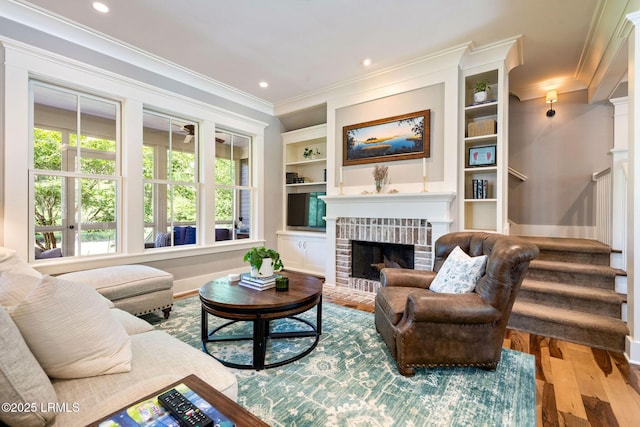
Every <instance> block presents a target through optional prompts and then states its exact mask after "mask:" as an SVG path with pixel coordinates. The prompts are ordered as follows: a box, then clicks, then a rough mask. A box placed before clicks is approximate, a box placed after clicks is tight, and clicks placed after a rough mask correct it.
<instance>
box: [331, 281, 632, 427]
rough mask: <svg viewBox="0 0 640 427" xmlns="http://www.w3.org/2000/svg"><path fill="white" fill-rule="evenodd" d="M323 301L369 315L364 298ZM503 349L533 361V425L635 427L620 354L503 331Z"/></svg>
mask: <svg viewBox="0 0 640 427" xmlns="http://www.w3.org/2000/svg"><path fill="white" fill-rule="evenodd" d="M323 299H324V301H328V302H332V303H335V304H339V305H343V306H346V307H351V308H355V309H358V310H363V311H368V312H373V298H372V296H370V295H366V294H365V293H362V294H358V293H356V294H347V293H345V292H343V291H340V290H338V289H336V288H335V287H329V286H327V287H325V290H324V292H323ZM504 347H506V348H510V349H513V350H518V351H522V352H525V353H529V354H532V355H534V356H535V358H536V407H537V425H538V426H594V427H595V426H621V427H627V426H628V427H635V426H640V367H639V366H635V365H629V364H628V363H627V361H626V359H625V358H624V356H623V355H622V354H620V353H612V352H607V351H603V350H598V349H595V348H591V347H586V346H583V345H578V344H573V343H570V342H566V341H561V340H556V339H552V338H547V337H542V336H538V335H533V334H528V333H525V332H520V331H517V330H508V331H507V335H506V337H505V340H504Z"/></svg>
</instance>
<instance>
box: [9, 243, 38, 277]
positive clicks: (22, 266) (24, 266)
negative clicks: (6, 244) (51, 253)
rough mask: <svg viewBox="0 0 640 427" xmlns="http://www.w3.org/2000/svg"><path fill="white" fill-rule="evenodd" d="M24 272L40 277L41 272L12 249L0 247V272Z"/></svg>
mask: <svg viewBox="0 0 640 427" xmlns="http://www.w3.org/2000/svg"><path fill="white" fill-rule="evenodd" d="M4 271H9V272H11V273H17V274H26V275H27V276H34V277H37V278H40V277H42V274H40V272H38V271H37V270H35V269H34V268H33V267H31V266H30V265H29V264H28V263H27V262H25V261H24V260H22V258H20V257H19V256H17V255H16V251H14V250H12V249H7V248H2V247H0V272H4Z"/></svg>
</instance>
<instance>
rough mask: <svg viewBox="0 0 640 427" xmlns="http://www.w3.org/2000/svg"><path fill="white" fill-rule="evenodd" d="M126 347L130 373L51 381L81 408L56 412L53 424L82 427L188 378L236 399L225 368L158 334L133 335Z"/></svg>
mask: <svg viewBox="0 0 640 427" xmlns="http://www.w3.org/2000/svg"><path fill="white" fill-rule="evenodd" d="M131 346H132V349H133V361H132V363H131V372H128V373H123V374H113V375H101V376H98V377H92V378H80V379H76V380H52V382H53V387H54V389H55V390H56V394H57V395H58V400H59V401H60V402H77V403H78V405H79V406H80V411H79V412H77V413H74V412H65V413H61V414H59V415H58V417H57V418H56V424H55V425H56V426H64V427H68V426H71V427H73V426H83V425H86V424H87V423H90V422H92V421H95V420H97V419H100V418H102V417H104V416H106V415H109V414H110V413H112V412H114V411H116V410H118V409H120V408H122V407H124V406H125V405H128V404H131V403H133V402H135V401H136V400H139V399H141V398H143V397H145V396H146V395H148V394H151V393H153V392H155V391H157V390H159V389H161V388H162V387H165V386H167V385H169V384H171V383H172V382H175V381H178V380H179V379H182V378H184V377H186V376H187V375H190V374H195V375H197V376H198V377H200V378H201V379H202V380H204V381H205V382H207V383H209V384H210V385H211V386H212V387H214V388H216V389H218V390H219V391H220V392H222V393H223V394H225V395H226V396H227V397H229V398H231V399H233V400H234V401H235V400H237V398H238V383H237V381H236V377H235V375H234V374H233V373H232V372H231V371H230V370H229V369H228V368H226V367H225V366H223V365H222V364H221V363H220V362H218V361H217V360H215V359H214V358H212V357H211V356H209V355H207V354H205V353H204V352H202V351H200V350H198V349H195V348H193V347H191V346H189V345H188V344H185V343H184V342H182V341H180V340H178V339H176V338H174V337H172V336H171V335H169V334H167V333H165V332H163V331H158V330H154V331H151V332H146V333H143V334H137V335H133V336H131ZM88 390H89V391H90V393H88V392H87V391H88ZM114 390H117V391H118V392H117V393H114Z"/></svg>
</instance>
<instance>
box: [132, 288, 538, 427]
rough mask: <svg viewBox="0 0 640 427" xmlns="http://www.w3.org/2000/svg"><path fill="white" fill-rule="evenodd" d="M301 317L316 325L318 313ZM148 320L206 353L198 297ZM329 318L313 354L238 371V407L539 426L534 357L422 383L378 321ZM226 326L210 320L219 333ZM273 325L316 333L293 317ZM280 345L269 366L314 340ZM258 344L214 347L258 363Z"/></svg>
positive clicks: (328, 307)
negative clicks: (393, 350)
mask: <svg viewBox="0 0 640 427" xmlns="http://www.w3.org/2000/svg"><path fill="white" fill-rule="evenodd" d="M301 317H304V318H305V319H307V320H309V321H311V322H312V323H314V324H315V317H316V311H315V309H313V310H310V311H309V312H307V313H305V314H304V315H303V316H301ZM145 319H146V320H148V321H150V322H151V323H153V324H155V325H156V327H157V328H159V329H162V330H165V331H166V332H168V333H170V334H171V335H173V336H175V337H177V338H179V339H181V340H182V341H184V342H187V343H189V344H191V345H193V346H194V347H196V348H200V302H199V299H198V297H197V296H196V297H190V298H185V299H182V300H179V301H177V302H176V304H175V305H174V308H173V311H172V312H171V317H170V318H169V319H168V320H164V319H162V318H161V316H156V315H153V314H152V315H147V316H145ZM322 320H323V322H322V336H321V338H320V342H319V343H318V346H317V347H316V348H315V349H314V350H313V352H312V353H311V354H309V355H307V356H306V357H303V358H302V359H300V360H298V361H296V362H293V363H291V364H288V365H284V366H281V367H278V368H272V369H265V370H262V371H253V370H238V369H233V372H234V373H235V374H236V376H237V378H238V395H239V396H238V403H239V404H241V405H242V406H244V407H245V408H247V409H248V410H249V411H251V412H252V413H254V414H255V415H257V416H258V417H259V418H261V419H263V420H264V421H265V422H267V423H268V424H270V425H271V426H286V427H292V426H349V427H352V426H367V427H371V426H535V415H536V414H535V407H536V388H535V376H534V358H533V356H531V355H528V354H524V353H520V352H516V351H512V350H507V349H503V350H502V360H501V362H500V364H499V365H498V369H497V370H496V371H495V372H488V371H484V370H482V369H475V368H450V369H418V372H417V374H416V375H415V376H414V377H412V378H405V377H403V376H402V375H400V374H399V373H398V371H397V367H396V364H395V361H394V360H393V358H392V357H391V355H390V354H389V351H388V350H387V348H386V346H385V344H384V342H383V341H382V339H381V338H380V337H379V336H378V333H377V332H376V330H375V327H374V324H373V314H371V313H365V312H361V311H358V310H353V309H350V308H346V307H341V306H338V305H334V304H330V303H324V304H323V307H322ZM224 322H225V321H223V320H222V319H217V318H215V317H213V316H209V324H210V330H211V329H212V328H214V327H216V326H220V325H222V324H223V323H224ZM236 325H237V326H238V327H237V328H236V327H235V326H236ZM236 325H234V327H233V328H230V330H229V332H233V333H239V334H240V333H248V332H250V330H251V329H250V324H248V323H242V324H236ZM273 326H274V328H277V329H278V330H291V328H295V329H296V330H298V329H304V328H308V326H306V325H304V324H302V323H301V322H295V321H291V320H281V321H277V322H275V325H273ZM231 329H234V330H231ZM225 332H226V331H225ZM274 341H276V342H270V347H269V348H268V350H267V363H273V362H274V361H276V360H278V358H279V357H287V358H288V357H291V355H294V354H298V353H300V352H302V351H304V349H305V348H307V347H308V346H309V345H310V344H311V343H312V339H311V338H296V339H290V340H274ZM250 345H251V344H250V343H248V342H237V343H235V344H234V343H211V344H208V349H209V350H210V351H211V352H212V353H213V354H215V355H216V356H218V357H222V358H223V359H232V360H233V361H234V362H236V363H250V359H249V358H247V355H250V354H251V350H250V349H251V347H250Z"/></svg>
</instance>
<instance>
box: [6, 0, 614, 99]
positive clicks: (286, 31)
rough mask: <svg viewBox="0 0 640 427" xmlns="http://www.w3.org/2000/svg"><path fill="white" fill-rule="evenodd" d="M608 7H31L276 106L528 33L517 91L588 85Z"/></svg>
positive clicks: (238, 2) (505, 2) (495, 1)
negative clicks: (469, 45)
mask: <svg viewBox="0 0 640 427" xmlns="http://www.w3.org/2000/svg"><path fill="white" fill-rule="evenodd" d="M600 1H602V0H270V1H265V0H233V1H229V0H227V1H221V0H218V1H214V0H189V1H185V0H103V3H105V4H107V5H108V6H109V7H110V12H109V13H108V14H106V15H103V14H100V13H98V12H96V11H95V10H94V9H93V8H92V6H91V3H92V0H74V1H71V0H63V1H60V0H59V1H51V0H30V1H29V2H28V3H31V4H33V5H36V6H37V7H40V8H43V9H46V10H48V11H51V12H53V13H54V14H57V15H60V16H61V17H64V18H65V19H68V20H71V21H74V22H76V23H79V24H81V25H82V26H85V27H88V28H91V29H92V30H94V31H96V32H99V33H102V34H105V35H107V36H109V37H111V38H114V39H117V40H120V41H123V42H125V43H127V44H129V45H132V46H134V47H136V48H139V49H141V50H143V51H146V52H149V53H151V54H153V55H156V56H158V57H161V58H164V59H166V60H169V61H171V62H174V63H176V64H179V65H181V66H184V67H186V68H189V69H191V70H194V71H196V72H197V73H200V74H203V75H205V76H208V77H209V78H212V79H215V80H217V81H219V82H222V83H224V84H227V85H229V86H232V87H234V88H236V89H239V90H241V91H244V92H246V93H249V94H251V95H254V96H256V97H258V98H260V99H263V100H266V101H268V102H269V103H272V104H274V105H277V104H279V103H283V102H284V101H286V100H290V99H291V98H294V97H299V96H303V95H306V94H310V93H312V92H315V91H318V90H322V89H326V88H327V87H330V86H333V85H336V84H339V83H341V82H344V81H347V80H351V79H354V78H358V77H362V76H364V75H367V74H370V73H372V72H376V71H379V70H382V69H385V68H388V67H392V66H395V65H398V64H402V63H405V62H408V61H409V60H411V59H415V58H417V57H422V56H425V55H429V54H432V53H435V52H438V51H441V50H443V49H447V48H450V47H453V46H456V45H460V44H462V43H466V42H473V44H474V45H475V46H482V45H486V44H491V43H493V42H497V41H500V40H503V39H506V38H510V37H513V36H517V35H519V34H522V36H523V52H524V65H522V66H520V67H517V68H516V69H514V70H513V71H512V72H511V74H510V90H511V92H512V93H514V94H516V95H518V96H519V94H525V93H527V94H529V95H528V97H531V95H530V94H538V96H543V95H544V91H545V89H546V88H548V86H549V84H550V83H553V85H554V86H556V87H557V88H558V89H559V91H560V92H562V91H563V90H575V89H579V88H586V87H587V84H588V83H589V82H584V81H578V80H577V78H576V76H577V75H578V74H579V73H578V70H579V67H580V66H581V63H582V62H581V61H584V59H583V58H582V55H583V49H584V47H585V40H587V39H588V35H589V31H590V28H591V25H592V19H593V17H594V15H595V14H596V12H597V9H598V6H599V2H600ZM18 2H20V3H27V2H25V1H22V0H18ZM365 57H369V58H371V59H372V61H373V65H371V66H370V67H368V68H365V67H363V66H362V65H361V63H360V61H361V60H362V59H363V58H365ZM262 80H264V81H267V82H269V87H268V88H266V89H262V88H260V87H259V86H258V82H259V81H262Z"/></svg>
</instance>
